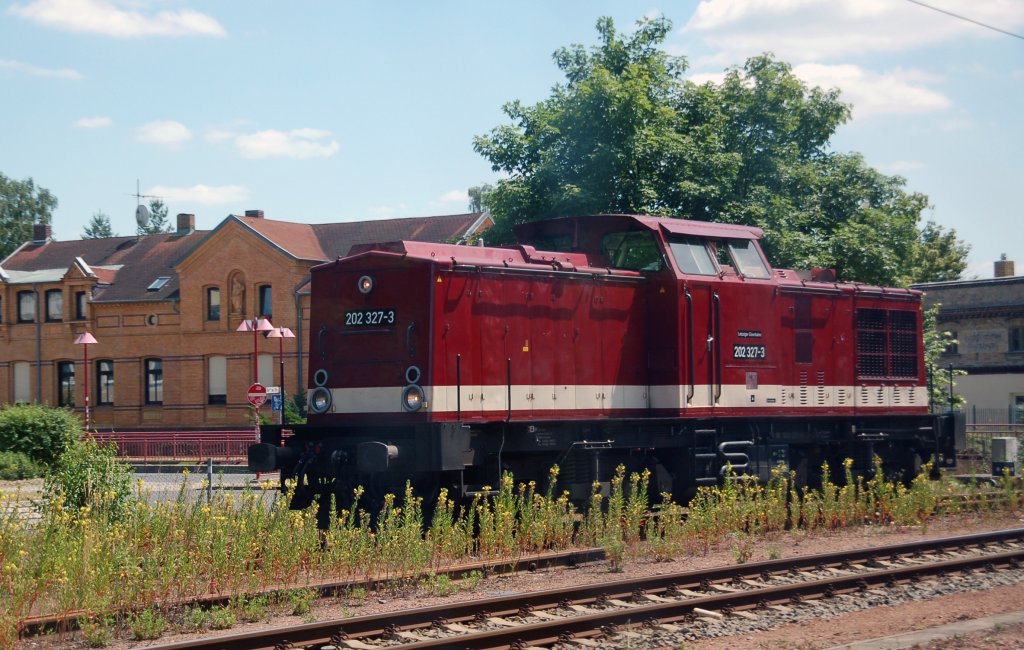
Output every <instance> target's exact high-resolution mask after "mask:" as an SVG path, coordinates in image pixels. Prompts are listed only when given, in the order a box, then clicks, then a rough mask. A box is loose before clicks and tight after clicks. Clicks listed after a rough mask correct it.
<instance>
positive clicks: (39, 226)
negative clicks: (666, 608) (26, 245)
mask: <svg viewBox="0 0 1024 650" xmlns="http://www.w3.org/2000/svg"><path fill="white" fill-rule="evenodd" d="M52 235H53V229H52V228H51V227H50V224H48V223H34V224H32V243H33V244H36V245H41V244H45V243H46V242H48V241H50V239H52V238H53V237H52Z"/></svg>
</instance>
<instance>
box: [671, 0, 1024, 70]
mask: <svg viewBox="0 0 1024 650" xmlns="http://www.w3.org/2000/svg"><path fill="white" fill-rule="evenodd" d="M931 3H932V4H934V5H935V6H936V7H938V8H941V9H947V10H951V11H954V12H957V13H960V14H963V15H969V17H970V18H971V19H973V20H977V21H979V22H983V23H987V24H990V25H998V26H1000V27H1001V28H1003V29H1015V28H1017V27H1019V26H1021V25H1024V12H1022V11H1021V10H1020V3H1019V0H989V1H988V2H984V3H970V4H969V5H968V6H967V7H965V8H960V9H959V11H957V10H958V7H957V6H954V4H953V3H951V2H949V1H948V0H931ZM962 4H963V3H961V5H962ZM682 31H683V32H684V33H689V34H699V35H702V36H703V37H704V38H705V40H707V41H708V43H709V44H711V45H712V46H714V47H716V48H717V49H718V50H719V56H718V57H716V59H718V60H721V61H726V62H729V63H734V62H736V61H742V60H745V59H746V58H747V57H749V56H751V55H754V54H759V53H761V52H765V51H771V52H774V53H775V54H776V55H778V56H779V57H780V58H781V59H783V60H787V61H791V60H797V61H808V60H817V59H828V58H833V57H842V56H850V55H863V54H868V53H871V52H896V51H905V50H911V49H914V48H918V47H921V46H923V45H933V44H936V43H946V42H949V41H952V40H954V39H958V38H963V37H978V38H986V37H994V36H996V34H995V32H993V31H991V30H988V29H985V28H984V27H981V26H979V25H975V24H972V23H970V22H967V21H965V20H957V19H955V18H953V17H951V16H948V15H944V14H942V13H939V12H937V11H934V10H931V9H927V8H925V7H921V6H918V5H914V4H912V3H909V2H893V1H892V0H705V1H704V2H701V3H700V5H699V6H698V7H697V10H696V12H694V15H693V17H692V18H691V19H690V21H689V22H688V23H687V24H686V25H685V26H684V27H683V28H682Z"/></svg>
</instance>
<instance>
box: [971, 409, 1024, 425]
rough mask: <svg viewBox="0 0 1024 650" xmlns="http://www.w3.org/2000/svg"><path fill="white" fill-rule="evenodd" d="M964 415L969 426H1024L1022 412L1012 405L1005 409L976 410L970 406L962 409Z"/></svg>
mask: <svg viewBox="0 0 1024 650" xmlns="http://www.w3.org/2000/svg"><path fill="white" fill-rule="evenodd" d="M964 415H966V416H967V424H969V425H971V424H978V425H998V426H1003V425H1006V424H1007V423H1009V424H1017V425H1024V412H1022V410H1021V407H1020V406H1016V405H1014V404H1007V405H1006V407H1005V408H978V407H977V406H975V405H973V404H972V405H970V406H968V407H967V408H965V409H964Z"/></svg>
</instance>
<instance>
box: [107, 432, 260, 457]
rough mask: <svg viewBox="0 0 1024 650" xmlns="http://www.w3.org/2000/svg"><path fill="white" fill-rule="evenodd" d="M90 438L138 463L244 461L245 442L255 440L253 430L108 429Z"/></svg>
mask: <svg viewBox="0 0 1024 650" xmlns="http://www.w3.org/2000/svg"><path fill="white" fill-rule="evenodd" d="M93 438H95V439H96V441H97V442H101V443H113V444H115V445H117V455H118V456H120V457H121V458H123V459H125V460H128V461H131V462H138V463H160V462H168V463H180V462H205V461H207V460H208V459H213V461H214V462H217V463H244V462H245V460H246V450H247V449H248V448H249V445H251V444H253V443H254V442H259V440H258V438H257V434H256V431H255V429H243V430H228V431H111V432H97V433H94V434H93Z"/></svg>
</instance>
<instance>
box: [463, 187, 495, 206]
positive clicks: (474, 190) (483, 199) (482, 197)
mask: <svg viewBox="0 0 1024 650" xmlns="http://www.w3.org/2000/svg"><path fill="white" fill-rule="evenodd" d="M493 190H494V187H492V186H491V185H490V184H488V183H484V184H483V185H475V186H473V187H471V188H469V190H468V191H467V193H468V194H469V211H470V212H483V211H485V210H487V209H488V203H487V199H488V194H490V193H491V192H492V191H493Z"/></svg>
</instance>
